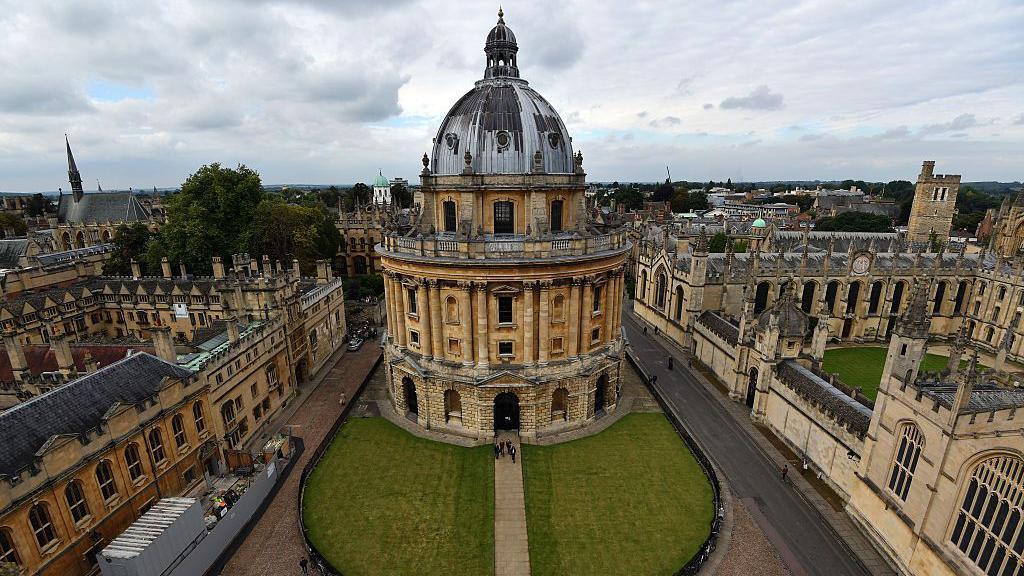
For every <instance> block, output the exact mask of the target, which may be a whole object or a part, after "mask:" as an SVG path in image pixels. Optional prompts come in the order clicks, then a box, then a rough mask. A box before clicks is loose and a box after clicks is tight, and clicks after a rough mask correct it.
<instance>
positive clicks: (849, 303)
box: [846, 282, 860, 314]
mask: <svg viewBox="0 0 1024 576" xmlns="http://www.w3.org/2000/svg"><path fill="white" fill-rule="evenodd" d="M859 296H860V282H854V283H853V284H850V287H849V288H847V290H846V313H847V314H853V313H854V312H856V311H857V298H858V297H859Z"/></svg>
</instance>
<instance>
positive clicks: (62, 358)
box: [50, 334, 76, 376]
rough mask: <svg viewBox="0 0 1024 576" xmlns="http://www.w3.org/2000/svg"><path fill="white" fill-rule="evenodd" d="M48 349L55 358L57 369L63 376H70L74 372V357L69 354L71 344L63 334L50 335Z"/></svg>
mask: <svg viewBox="0 0 1024 576" xmlns="http://www.w3.org/2000/svg"><path fill="white" fill-rule="evenodd" d="M50 349H51V350H53V355H54V357H55V358H56V359H57V370H59V371H60V373H61V374H63V375H64V376H71V375H72V374H74V373H75V372H76V370H75V358H74V356H72V355H71V344H69V343H68V339H67V337H66V336H64V335H63V334H60V335H56V334H54V335H52V336H50Z"/></svg>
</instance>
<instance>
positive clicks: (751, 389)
mask: <svg viewBox="0 0 1024 576" xmlns="http://www.w3.org/2000/svg"><path fill="white" fill-rule="evenodd" d="M756 394H757V368H751V369H750V380H749V381H748V382H747V408H753V407H754V396H755V395H756Z"/></svg>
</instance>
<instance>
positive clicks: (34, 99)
mask: <svg viewBox="0 0 1024 576" xmlns="http://www.w3.org/2000/svg"><path fill="white" fill-rule="evenodd" d="M91 110H92V105H91V104H90V103H89V100H88V99H87V98H86V97H85V95H84V94H82V93H80V92H78V91H76V90H75V89H74V87H72V86H68V85H66V84H65V83H57V82H55V83H53V84H50V83H47V82H45V81H36V80H35V79H30V78H28V77H22V78H19V79H18V80H17V81H13V82H12V81H8V82H3V85H2V86H0V111H3V113H4V114H33V115H37V114H38V115H48V116H65V115H68V114H77V113H81V112H89V111H91Z"/></svg>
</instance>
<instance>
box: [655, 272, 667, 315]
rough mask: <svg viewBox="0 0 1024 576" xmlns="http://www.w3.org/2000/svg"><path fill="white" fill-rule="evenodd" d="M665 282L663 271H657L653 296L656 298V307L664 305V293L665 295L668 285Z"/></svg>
mask: <svg viewBox="0 0 1024 576" xmlns="http://www.w3.org/2000/svg"><path fill="white" fill-rule="evenodd" d="M665 284H666V281H665V273H664V272H659V273H658V279H657V281H656V282H655V285H654V292H655V298H656V303H657V306H658V308H664V307H665V295H666V290H667V289H668V287H667V286H666V285H665Z"/></svg>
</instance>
